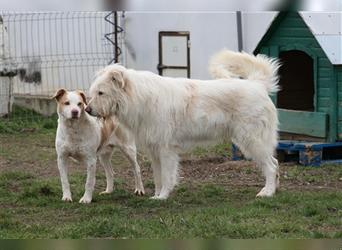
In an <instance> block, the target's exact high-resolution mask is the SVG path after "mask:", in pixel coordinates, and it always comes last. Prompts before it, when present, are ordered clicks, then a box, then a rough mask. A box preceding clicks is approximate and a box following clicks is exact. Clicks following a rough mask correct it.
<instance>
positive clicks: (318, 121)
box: [278, 109, 328, 138]
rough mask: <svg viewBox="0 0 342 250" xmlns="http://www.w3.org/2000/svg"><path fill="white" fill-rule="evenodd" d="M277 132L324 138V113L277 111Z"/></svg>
mask: <svg viewBox="0 0 342 250" xmlns="http://www.w3.org/2000/svg"><path fill="white" fill-rule="evenodd" d="M278 115H279V122H280V125H279V130H280V131H281V132H287V133H296V134H302V135H308V136H315V137H320V138H326V136H327V118H328V115H327V114H326V113H320V112H305V111H295V110H286V109H278Z"/></svg>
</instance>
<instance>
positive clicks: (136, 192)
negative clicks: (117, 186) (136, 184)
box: [134, 188, 145, 196]
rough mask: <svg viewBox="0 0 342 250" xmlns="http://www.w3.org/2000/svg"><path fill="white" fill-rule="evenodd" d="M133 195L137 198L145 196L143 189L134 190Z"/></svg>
mask: <svg viewBox="0 0 342 250" xmlns="http://www.w3.org/2000/svg"><path fill="white" fill-rule="evenodd" d="M134 194H135V195H137V196H144V195H145V191H144V189H138V188H136V189H135V190H134Z"/></svg>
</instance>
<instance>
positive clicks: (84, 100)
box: [76, 90, 87, 105]
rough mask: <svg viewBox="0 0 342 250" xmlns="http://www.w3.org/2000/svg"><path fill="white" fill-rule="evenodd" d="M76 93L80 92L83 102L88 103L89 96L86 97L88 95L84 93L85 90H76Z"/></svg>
mask: <svg viewBox="0 0 342 250" xmlns="http://www.w3.org/2000/svg"><path fill="white" fill-rule="evenodd" d="M76 93H77V94H79V95H80V96H81V98H82V100H83V103H84V104H85V105H87V97H86V95H85V94H84V92H83V91H81V90H76Z"/></svg>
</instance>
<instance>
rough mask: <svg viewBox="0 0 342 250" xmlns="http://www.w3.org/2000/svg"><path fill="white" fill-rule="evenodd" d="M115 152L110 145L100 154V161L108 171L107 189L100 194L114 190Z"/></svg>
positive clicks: (106, 171)
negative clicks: (112, 160) (113, 163)
mask: <svg viewBox="0 0 342 250" xmlns="http://www.w3.org/2000/svg"><path fill="white" fill-rule="evenodd" d="M112 154H113V148H112V147H108V148H106V151H105V152H104V153H102V154H101V155H100V157H99V158H100V163H101V165H102V166H103V168H104V170H105V173H106V182H107V187H106V190H105V191H103V192H101V193H100V194H110V193H112V192H113V181H114V171H113V167H112V163H111V158H112Z"/></svg>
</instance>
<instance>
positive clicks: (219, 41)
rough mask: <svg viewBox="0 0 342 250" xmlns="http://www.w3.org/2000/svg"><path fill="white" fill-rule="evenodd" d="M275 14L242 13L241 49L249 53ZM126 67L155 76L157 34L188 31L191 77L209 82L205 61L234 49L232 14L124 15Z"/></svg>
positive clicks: (234, 35)
mask: <svg viewBox="0 0 342 250" xmlns="http://www.w3.org/2000/svg"><path fill="white" fill-rule="evenodd" d="M276 14H277V12H243V13H242V28H243V50H244V51H246V52H250V53H251V52H253V50H254V48H255V47H256V45H257V43H258V42H259V41H260V39H261V38H262V36H263V35H264V34H265V32H266V30H267V28H268V27H269V25H270V24H271V22H272V20H273V18H274V17H275V16H276ZM123 22H124V28H125V32H126V33H125V41H126V45H127V46H126V51H125V55H126V61H125V64H126V66H127V67H131V68H135V69H139V70H150V71H153V72H156V73H157V68H156V67H157V64H158V33H159V31H189V32H190V41H191V48H190V65H191V78H200V79H209V78H210V76H209V74H208V70H207V67H208V60H209V58H210V57H211V56H212V55H213V54H214V53H216V52H217V51H219V50H221V49H223V48H228V49H231V50H238V41H237V25H236V13H235V12H185V13H184V12H183V13H182V12H181V13H179V12H178V13H177V12H164V13H161V12H126V15H125V18H124V20H123Z"/></svg>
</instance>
